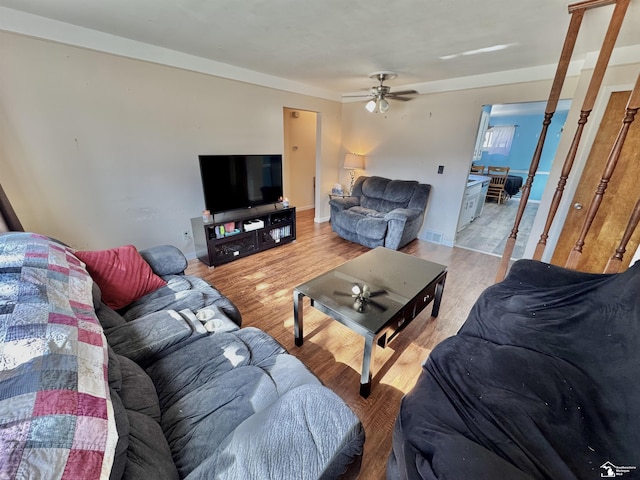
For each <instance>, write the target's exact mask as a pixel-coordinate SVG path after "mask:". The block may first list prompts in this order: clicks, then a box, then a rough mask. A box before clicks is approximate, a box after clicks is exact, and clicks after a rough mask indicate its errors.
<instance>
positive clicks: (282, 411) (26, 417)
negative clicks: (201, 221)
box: [0, 233, 364, 480]
mask: <svg viewBox="0 0 640 480" xmlns="http://www.w3.org/2000/svg"><path fill="white" fill-rule="evenodd" d="M76 254H79V252H75V251H74V250H72V249H70V248H68V247H66V246H64V245H62V244H60V243H58V242H56V241H53V240H52V239H50V238H47V237H44V236H41V235H36V234H30V233H9V234H3V235H0V478H8V479H14V478H83V479H94V478H95V479H97V478H101V479H107V478H109V479H121V478H122V479H153V480H162V479H178V478H186V479H273V480H282V479H292V480H293V479H296V480H297V479H303V478H304V479H332V478H355V477H356V476H357V474H358V471H359V467H360V461H361V456H362V449H363V442H364V430H363V428H362V425H361V423H360V421H359V420H358V418H357V417H356V416H355V414H354V413H353V412H352V411H351V410H350V409H349V407H348V406H347V405H346V404H345V403H344V402H343V401H342V400H341V399H340V398H339V397H338V396H337V395H336V394H335V393H333V392H332V391H331V390H329V389H327V388H326V387H324V386H323V385H321V384H320V382H319V380H318V379H317V378H316V377H315V376H314V375H313V374H312V373H311V372H310V371H309V370H308V369H307V368H306V367H305V366H304V365H303V364H302V363H301V362H300V361H298V360H297V359H296V358H295V357H293V356H291V355H289V354H287V352H286V351H285V350H284V348H283V347H282V346H281V345H279V344H278V343H277V342H276V341H275V340H274V339H273V338H272V337H270V336H269V335H267V334H266V333H265V332H263V331H261V330H259V329H256V328H240V323H241V317H240V313H239V311H238V309H237V308H236V307H235V305H233V303H232V302H230V301H229V299H227V298H226V297H225V296H224V295H222V294H221V293H220V292H218V291H217V290H216V289H215V288H213V287H212V286H211V285H209V284H207V283H206V282H204V281H203V280H201V279H199V278H196V277H192V276H188V275H184V274H183V271H184V269H185V267H186V265H187V263H186V259H185V258H184V256H183V255H182V254H181V253H180V251H179V250H177V249H175V248H173V247H159V248H154V249H150V250H148V251H144V252H141V255H142V258H143V259H144V260H145V261H146V262H148V264H149V265H150V266H151V268H152V270H153V272H154V274H155V275H158V276H160V277H161V278H162V279H163V280H164V281H165V282H166V285H164V286H162V287H161V288H158V289H156V290H154V291H152V292H150V293H147V294H146V295H144V296H142V297H141V298H139V299H137V300H135V301H133V302H132V303H131V304H129V305H127V306H126V307H124V308H122V309H119V310H118V311H115V310H113V309H112V308H110V307H108V306H107V305H105V303H104V302H103V301H102V300H103V298H102V295H101V290H100V288H98V286H97V285H96V283H94V281H93V278H92V277H91V276H90V275H89V273H88V271H87V268H86V267H85V264H84V263H83V262H81V261H80V260H79V258H78V256H77V255H76ZM202 319H204V320H206V321H207V322H208V323H207V324H203V323H202V322H201V320H202ZM205 325H206V326H205Z"/></svg>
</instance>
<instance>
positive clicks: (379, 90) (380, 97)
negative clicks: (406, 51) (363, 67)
mask: <svg viewBox="0 0 640 480" xmlns="http://www.w3.org/2000/svg"><path fill="white" fill-rule="evenodd" d="M397 76H398V75H397V74H396V73H394V72H374V73H372V74H371V75H369V78H372V79H374V80H378V82H379V84H378V85H375V86H373V87H371V91H370V92H369V93H368V94H363V95H347V97H366V98H370V99H371V100H369V101H368V102H367V103H366V104H365V106H364V108H366V109H367V111H369V112H370V113H378V112H380V113H386V112H387V111H388V110H389V106H390V105H389V101H388V100H400V101H402V102H406V101H408V100H411V98H407V97H405V95H415V94H417V93H418V92H417V91H416V90H401V91H398V92H392V91H391V88H390V87H388V86H386V85H384V82H385V81H386V80H392V79H394V78H396V77H397Z"/></svg>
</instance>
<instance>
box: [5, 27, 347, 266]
mask: <svg viewBox="0 0 640 480" xmlns="http://www.w3.org/2000/svg"><path fill="white" fill-rule="evenodd" d="M0 58H2V68H1V69H0V182H1V184H2V185H3V187H4V189H5V191H6V193H7V196H8V197H9V199H10V201H11V202H12V205H13V207H14V209H15V210H16V213H17V215H18V217H19V218H20V220H21V222H22V224H23V225H24V227H25V229H26V230H32V231H37V232H40V233H43V234H46V235H51V236H53V237H56V238H59V239H60V240H63V241H66V242H67V243H69V244H71V245H72V246H74V247H77V248H80V249H99V248H108V247H114V246H118V245H122V244H125V243H133V244H135V245H136V246H137V247H138V248H146V247H149V246H152V245H157V244H161V243H170V244H174V245H176V246H178V247H179V248H181V249H182V250H183V251H185V252H186V253H187V254H189V253H192V252H193V245H192V242H190V241H185V240H184V239H183V237H182V232H183V231H185V230H190V229H191V226H190V218H191V217H195V216H198V215H200V213H201V211H202V209H203V202H204V201H203V196H202V189H201V185H200V174H199V168H198V163H197V158H198V154H201V153H238V152H240V153H280V152H282V151H283V148H284V147H283V142H284V135H283V120H282V112H283V108H284V107H291V108H296V109H303V110H309V111H315V112H319V114H318V122H319V129H318V130H319V131H320V135H321V137H320V142H319V145H318V149H319V151H320V161H319V164H318V168H317V177H318V180H317V181H318V184H319V189H320V190H321V191H325V190H327V189H330V188H331V187H330V186H331V185H332V184H333V183H335V181H336V178H337V176H338V158H339V154H340V116H341V105H340V103H338V102H332V101H329V100H323V99H318V98H315V97H309V96H304V95H298V94H293V93H287V92H283V91H279V90H274V89H270V88H265V87H258V86H254V85H249V84H246V83H241V82H237V81H231V80H225V79H220V78H217V77H213V76H209V75H204V74H199V73H193V72H189V71H185V70H180V69H176V68H171V67H166V66H160V65H157V64H152V63H148V62H144V61H138V60H131V59H128V58H122V57H118V56H113V55H109V54H104V53H98V52H94V51H90V50H85V49H81V48H76V47H69V46H65V45H61V44H56V43H52V42H48V41H42V40H36V39H32V38H28V37H23V36H19V35H14V34H9V33H0ZM318 208H319V213H318V215H319V216H328V205H327V202H326V201H325V202H323V203H321V204H319V205H318Z"/></svg>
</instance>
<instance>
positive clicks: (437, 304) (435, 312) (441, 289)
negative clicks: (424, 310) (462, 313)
mask: <svg viewBox="0 0 640 480" xmlns="http://www.w3.org/2000/svg"><path fill="white" fill-rule="evenodd" d="M446 279H447V275H446V274H445V275H444V276H443V277H442V280H440V281H439V282H438V284H437V285H436V295H435V297H434V299H433V309H432V310H431V316H432V317H437V316H438V313H440V301H441V300H442V292H444V281H445V280H446Z"/></svg>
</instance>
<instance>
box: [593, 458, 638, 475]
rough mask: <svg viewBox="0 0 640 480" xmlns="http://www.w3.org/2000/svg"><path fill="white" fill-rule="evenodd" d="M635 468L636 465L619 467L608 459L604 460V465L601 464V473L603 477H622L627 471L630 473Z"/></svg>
mask: <svg viewBox="0 0 640 480" xmlns="http://www.w3.org/2000/svg"><path fill="white" fill-rule="evenodd" d="M635 469H636V467H627V466H625V467H619V466H617V465H614V464H613V463H611V462H609V461H607V462H604V463H603V464H602V465H600V470H602V472H601V473H600V477H601V478H615V477H621V476H622V475H624V474H625V473H629V472H631V471H633V470H635Z"/></svg>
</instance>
